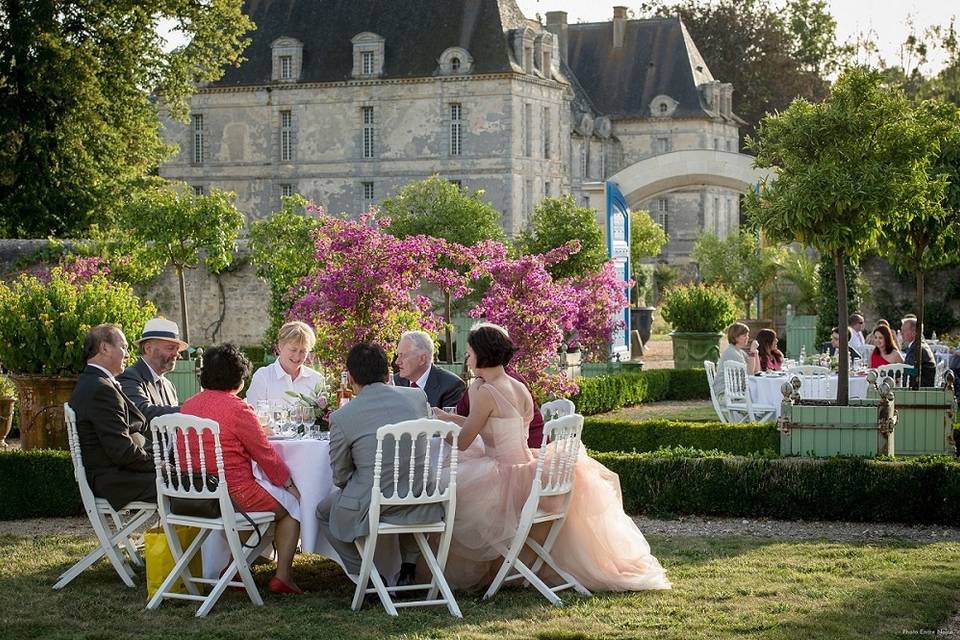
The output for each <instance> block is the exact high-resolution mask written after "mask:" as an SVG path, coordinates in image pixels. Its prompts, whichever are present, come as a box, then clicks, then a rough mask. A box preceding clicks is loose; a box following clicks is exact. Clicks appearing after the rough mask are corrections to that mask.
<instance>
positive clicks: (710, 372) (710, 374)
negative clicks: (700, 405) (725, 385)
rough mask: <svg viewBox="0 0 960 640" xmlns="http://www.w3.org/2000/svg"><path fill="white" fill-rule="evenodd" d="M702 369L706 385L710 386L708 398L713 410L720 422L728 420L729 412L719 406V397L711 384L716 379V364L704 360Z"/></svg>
mask: <svg viewBox="0 0 960 640" xmlns="http://www.w3.org/2000/svg"><path fill="white" fill-rule="evenodd" d="M703 370H704V371H706V372H707V386H709V387H710V400H711V401H712V402H713V410H714V411H716V412H717V417H718V418H719V419H720V422H730V416H729V414H728V413H727V412H726V411H724V410H723V409H722V408H721V407H720V399H719V398H718V397H717V390H716V389H715V388H714V386H713V385H714V383H715V382H716V380H717V364H716V363H715V362H711V361H709V360H704V361H703Z"/></svg>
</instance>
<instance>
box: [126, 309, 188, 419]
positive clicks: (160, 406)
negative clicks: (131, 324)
mask: <svg viewBox="0 0 960 640" xmlns="http://www.w3.org/2000/svg"><path fill="white" fill-rule="evenodd" d="M137 347H138V349H139V350H140V359H139V360H137V361H136V362H135V363H134V364H132V365H130V366H129V367H127V368H126V370H125V371H124V372H123V373H121V374H120V375H119V376H117V381H118V382H119V383H120V388H121V389H122V390H123V393H124V394H125V395H126V396H127V397H128V398H130V400H131V401H133V404H135V405H136V406H137V409H139V410H140V413H142V414H143V415H144V416H145V417H146V418H147V424H149V423H150V421H151V420H153V419H154V418H156V417H157V416H164V415H167V414H169V413H176V412H178V411H180V401H179V400H178V399H177V389H176V387H174V386H173V383H172V382H170V381H169V380H167V379H166V378H165V377H163V376H164V374H166V373H169V372H170V371H173V369H174V367H175V366H176V364H177V356H178V355H179V354H180V352H181V351H183V350H184V349H186V348H187V343H186V342H184V341H183V340H181V339H180V328H179V327H178V326H177V323H176V322H173V321H172V320H166V319H164V318H154V319H152V320H150V321H149V322H147V325H146V326H145V327H144V328H143V335H142V336H141V337H140V339H139V340H137Z"/></svg>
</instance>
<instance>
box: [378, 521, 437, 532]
mask: <svg viewBox="0 0 960 640" xmlns="http://www.w3.org/2000/svg"><path fill="white" fill-rule="evenodd" d="M446 526H447V525H446V523H445V522H443V521H442V520H441V521H439V522H427V523H424V524H390V523H389V522H381V523H380V533H388V534H390V533H412V532H414V531H425V532H427V533H442V532H443V530H444V529H445V528H446Z"/></svg>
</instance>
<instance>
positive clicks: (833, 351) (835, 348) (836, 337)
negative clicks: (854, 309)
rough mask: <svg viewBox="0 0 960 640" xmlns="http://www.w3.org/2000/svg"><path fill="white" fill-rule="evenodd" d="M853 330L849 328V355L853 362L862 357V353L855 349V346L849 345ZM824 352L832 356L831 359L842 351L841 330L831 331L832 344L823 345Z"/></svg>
mask: <svg viewBox="0 0 960 640" xmlns="http://www.w3.org/2000/svg"><path fill="white" fill-rule="evenodd" d="M850 333H851V330H850V328H849V327H847V340H848V342H847V353H848V354H849V356H850V360H851V362H852V361H853V359H854V358H859V357H860V352H859V351H857V350H856V349H854V348H853V345H852V344H850V343H849V340H850ZM822 350H823V352H824V353H828V354H830V357H831V358H832V357H833V356H835V355H837V353H838V352H839V351H840V329H839V328H837V327H834V328H833V329H831V330H830V342H824V343H823V349H822Z"/></svg>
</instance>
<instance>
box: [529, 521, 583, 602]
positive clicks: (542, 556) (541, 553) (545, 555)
mask: <svg viewBox="0 0 960 640" xmlns="http://www.w3.org/2000/svg"><path fill="white" fill-rule="evenodd" d="M557 530H558V531H559V527H558V528H557ZM527 546H529V547H530V548H531V549H533V551H534V553H536V554H537V563H536V565H534V566H536V567H539V566H540V564H541V563H546V564H547V566H548V567H550V568H551V569H553V571H554V572H555V573H556V574H557V575H558V576H560V577H561V578H562V579H563V581H564V583H566V584H568V585H570V586H571V587H573V589H574V591H576V592H577V593H579V594H580V595H582V596H592V595H593V594H592V593H590V592H589V591H588V590H587V588H586V587H584V586H583V585H582V584H580V581H579V580H577V579H576V578H574V577H573V576H572V575H570V574H569V573H567V572H566V571H564V570H563V569H561V568H560V567H559V566H557V563H556V561H555V560H554V559H553V556H552V555H550V549H549V548H545V547H543V546H541V545H539V544H538V543H537V541H536V540H532V539H528V540H527ZM533 571H534V572H536V569H534V570H533Z"/></svg>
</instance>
